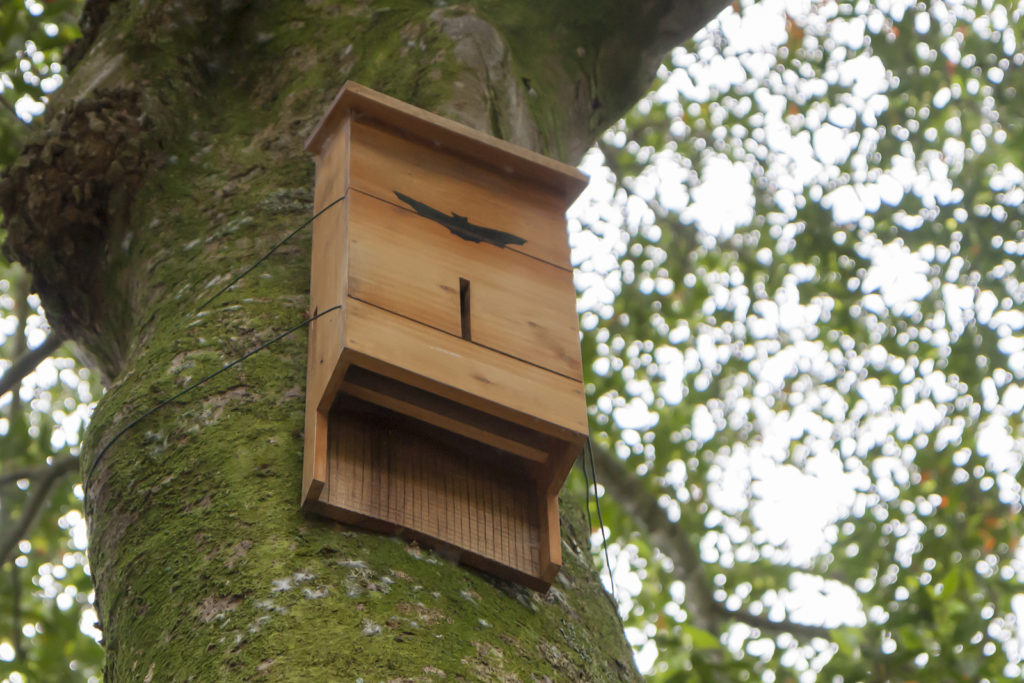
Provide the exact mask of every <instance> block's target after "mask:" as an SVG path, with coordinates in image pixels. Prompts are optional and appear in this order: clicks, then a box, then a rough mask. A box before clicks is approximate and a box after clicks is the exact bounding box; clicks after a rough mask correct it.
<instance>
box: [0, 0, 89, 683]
mask: <svg viewBox="0 0 1024 683" xmlns="http://www.w3.org/2000/svg"><path fill="white" fill-rule="evenodd" d="M80 9H81V0H48V1H46V2H42V3H40V2H23V1H17V2H2V3H0V42H2V45H3V49H2V51H0V74H2V75H0V80H2V92H0V98H3V101H4V105H5V108H4V110H3V111H0V167H2V166H5V165H7V164H8V163H10V162H11V161H12V160H13V159H14V158H15V157H16V155H17V153H18V149H19V147H20V145H21V142H22V140H23V139H24V137H25V136H26V134H28V133H29V132H30V128H31V124H30V123H28V119H29V117H34V116H38V115H39V114H41V113H42V111H43V109H44V107H45V103H46V99H47V93H49V92H52V91H53V90H54V89H56V88H57V87H59V86H60V84H61V82H62V78H63V73H64V69H63V68H62V65H61V64H60V58H61V54H62V52H63V50H64V48H65V47H66V46H67V45H68V44H69V43H70V41H72V40H74V39H75V38H76V37H77V36H78V35H79V31H78V27H77V24H76V21H75V20H76V19H77V15H78V12H79V11H80ZM16 111H17V114H20V115H21V117H22V118H19V116H18V115H16ZM43 321H44V318H43V313H42V310H41V309H40V308H39V301H38V298H37V297H35V296H29V295H28V282H27V276H26V275H25V273H24V271H23V270H22V269H21V268H19V267H16V266H11V265H9V264H7V263H6V262H3V263H0V358H2V359H3V367H4V368H7V367H9V366H10V364H11V362H13V361H14V360H15V359H17V358H20V357H21V356H22V355H23V354H24V353H25V352H26V350H27V347H28V345H29V344H31V345H32V346H37V345H38V344H40V343H41V342H42V340H43V339H44V338H45V336H46V330H45V323H44V322H43ZM98 390H99V387H98V385H97V383H96V382H95V380H94V379H91V378H90V375H89V372H88V371H87V370H84V369H81V368H80V367H79V366H78V363H77V362H76V361H75V360H74V359H73V358H71V357H70V356H69V354H68V353H67V351H66V350H63V351H58V352H57V353H56V354H54V355H53V356H52V357H51V358H49V359H47V360H46V361H44V362H43V363H42V364H41V365H40V366H39V367H38V368H37V370H36V372H35V373H33V374H31V375H29V376H28V377H26V378H25V381H24V382H23V383H22V384H21V386H20V388H15V390H14V391H13V392H8V393H7V394H5V395H4V396H2V397H0V478H2V480H0V537H3V536H4V535H5V533H6V532H7V530H8V529H10V528H12V526H13V525H15V524H16V523H17V522H18V521H19V520H20V519H21V518H22V516H23V515H25V514H28V512H27V510H26V504H27V503H28V501H29V500H30V499H31V497H32V495H33V494H34V493H35V492H36V491H37V490H38V489H39V488H40V487H41V486H42V484H41V478H42V477H41V476H39V475H40V473H41V472H43V471H44V470H45V469H46V467H47V466H48V465H54V464H55V463H60V462H68V459H69V458H73V457H74V456H76V455H77V452H78V448H77V443H78V434H79V432H80V430H81V428H82V423H83V420H84V419H87V416H88V413H89V410H90V409H91V404H92V395H93V394H94V393H96V392H98ZM69 469H70V470H71V471H75V470H77V465H75V466H74V467H72V468H69ZM19 472H23V473H25V474H26V476H25V477H24V478H12V477H13V475H14V473H19ZM76 481H77V477H73V476H63V477H60V478H58V479H57V481H56V483H55V484H54V486H53V488H52V489H51V490H50V495H49V497H48V500H47V503H46V504H45V505H44V506H43V507H42V509H41V511H40V512H39V513H38V518H37V522H36V524H35V525H34V526H32V527H31V531H30V533H29V535H28V538H27V540H25V541H22V543H21V544H20V546H19V548H18V550H17V551H16V553H15V557H14V560H13V561H12V562H8V563H4V564H3V565H2V566H0V680H4V681H8V680H11V681H25V680H27V681H86V680H90V678H92V679H95V677H96V676H97V675H98V671H99V665H100V663H101V661H102V650H101V649H100V647H99V646H98V645H97V644H96V642H95V641H94V640H93V639H92V638H90V637H88V636H86V635H85V634H84V633H83V631H82V628H83V627H85V628H91V626H92V621H93V619H94V618H95V614H94V613H92V610H91V607H90V601H91V592H92V581H91V579H90V577H89V573H88V566H87V564H86V559H85V539H84V520H83V519H82V514H81V486H80V485H78V484H76V483H75V482H76ZM89 615H91V616H89Z"/></svg>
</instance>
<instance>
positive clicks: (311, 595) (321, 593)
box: [302, 586, 328, 600]
mask: <svg viewBox="0 0 1024 683" xmlns="http://www.w3.org/2000/svg"><path fill="white" fill-rule="evenodd" d="M327 591H328V588H327V586H324V587H323V588H304V589H303V590H302V594H303V595H305V596H306V599H307V600H318V599H320V598H323V597H326V596H327Z"/></svg>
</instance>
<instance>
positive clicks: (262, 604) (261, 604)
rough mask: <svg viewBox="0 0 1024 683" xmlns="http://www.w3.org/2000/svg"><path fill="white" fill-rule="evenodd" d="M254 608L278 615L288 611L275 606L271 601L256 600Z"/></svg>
mask: <svg viewBox="0 0 1024 683" xmlns="http://www.w3.org/2000/svg"><path fill="white" fill-rule="evenodd" d="M256 608H257V609H262V610H266V611H267V612H277V613H278V614H284V613H285V612H287V611H288V610H287V609H285V608H284V607H281V606H280V605H278V604H276V603H275V602H274V601H273V600H257V601H256Z"/></svg>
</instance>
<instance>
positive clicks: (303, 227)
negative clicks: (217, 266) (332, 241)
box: [196, 190, 348, 312]
mask: <svg viewBox="0 0 1024 683" xmlns="http://www.w3.org/2000/svg"><path fill="white" fill-rule="evenodd" d="M346 197H348V190H346V191H345V193H344V194H343V195H341V196H340V197H338V198H337V199H335V200H334V201H333V202H331V203H330V204H328V205H327V206H325V207H324V208H322V209H320V210H319V211H317V212H316V213H315V214H313V216H312V218H310V219H309V220H307V221H306V222H305V223H303V224H302V225H300V226H299V227H297V228H295V229H294V230H292V231H291V232H290V233H288V234H287V235H285V237H284V239H282V240H281V241H280V242H278V243H277V244H275V245H274V246H273V247H271V248H270V251H268V252H267V253H266V254H264V255H263V256H261V257H260V258H259V260H258V261H256V263H254V264H252V265H251V266H249V267H248V268H246V269H245V270H244V271H242V273H241V274H239V275H238V276H237V277H235V278H234V279H233V280H231V282H229V283H227V284H226V285H224V286H223V287H221V288H220V290H219V291H218V292H217V293H216V294H214V295H213V296H211V297H210V298H209V299H207V300H206V301H204V302H203V303H202V304H201V305H200V306H199V308H197V309H196V311H197V312H198V311H201V310H203V309H204V308H206V307H207V306H209V305H210V303H211V302H212V301H213V300H214V299H216V298H217V297H219V296H220V295H221V294H223V293H224V292H226V291H228V290H229V289H231V288H232V287H234V286H235V283H236V282H238V281H239V280H241V279H242V278H243V277H245V276H246V275H248V274H249V273H251V272H252V271H254V270H256V267H257V266H259V265H260V264H261V263H263V262H264V261H266V260H267V259H268V258H270V256H271V255H272V254H273V253H274V252H275V251H277V250H278V249H279V248H280V247H281V245H282V244H284V243H285V242H287V241H288V240H290V239H291V238H292V237H293V236H294V235H295V234H296V233H298V232H299V231H301V230H304V229H305V228H307V227H309V226H310V225H311V224H312V223H313V221H315V220H316V219H317V218H319V217H320V216H322V215H323V214H324V212H325V211H327V209H329V208H331V207H332V206H334V205H335V204H337V203H339V202H341V201H344V199H345V198H346Z"/></svg>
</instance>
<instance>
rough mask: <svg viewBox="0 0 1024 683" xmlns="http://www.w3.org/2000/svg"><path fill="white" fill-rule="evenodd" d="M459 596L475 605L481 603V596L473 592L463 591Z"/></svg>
mask: <svg viewBox="0 0 1024 683" xmlns="http://www.w3.org/2000/svg"><path fill="white" fill-rule="evenodd" d="M459 595H461V596H462V597H463V598H464V599H465V600H469V601H470V602H471V603H473V604H474V605H475V604H477V603H478V602H480V595H479V594H477V593H474V592H473V591H471V590H462V591H460V592H459Z"/></svg>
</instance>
